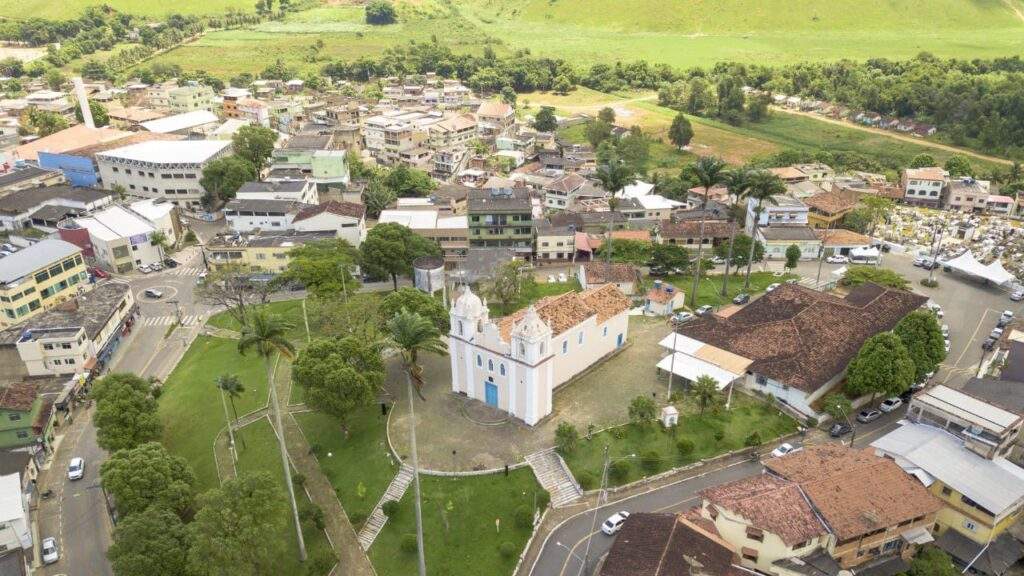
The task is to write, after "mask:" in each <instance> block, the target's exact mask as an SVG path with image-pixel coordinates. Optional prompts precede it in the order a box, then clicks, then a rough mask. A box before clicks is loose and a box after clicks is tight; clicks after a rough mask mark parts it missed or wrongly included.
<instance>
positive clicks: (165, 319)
mask: <svg viewBox="0 0 1024 576" xmlns="http://www.w3.org/2000/svg"><path fill="white" fill-rule="evenodd" d="M177 319H178V317H177V316H175V315H173V314H171V315H170V316H146V317H143V318H142V319H141V320H139V324H141V325H142V326H170V325H171V324H174V323H175V322H176V321H177ZM202 322H203V315H202V314H187V315H182V317H181V325H182V326H194V325H196V324H201V323H202Z"/></svg>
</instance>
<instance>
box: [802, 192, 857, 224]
mask: <svg viewBox="0 0 1024 576" xmlns="http://www.w3.org/2000/svg"><path fill="white" fill-rule="evenodd" d="M857 196H858V194H857V193H856V192H850V191H847V190H833V191H831V192H823V193H821V194H815V195H814V196H809V197H807V198H804V199H803V203H804V204H806V205H807V225H808V226H810V227H811V228H838V227H839V224H840V223H841V222H842V220H843V218H844V217H845V216H846V215H847V214H849V213H850V212H851V211H853V209H854V207H856V206H857Z"/></svg>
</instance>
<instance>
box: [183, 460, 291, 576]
mask: <svg viewBox="0 0 1024 576" xmlns="http://www.w3.org/2000/svg"><path fill="white" fill-rule="evenodd" d="M200 500H201V501H202V504H203V506H202V508H201V509H200V510H199V512H198V513H197V514H196V517H195V520H193V521H192V523H191V524H189V525H188V533H189V541H190V548H189V552H188V573H189V575H190V576H250V575H253V574H274V573H275V571H276V570H277V569H278V568H280V562H281V557H282V556H283V555H284V554H285V542H286V539H284V538H282V537H281V534H282V533H283V531H284V530H285V529H286V528H287V517H286V516H285V513H286V512H285V511H286V510H287V504H286V503H285V500H284V495H283V494H282V493H281V487H280V485H279V484H278V483H277V482H275V481H274V479H273V477H271V475H270V474H269V473H267V472H256V473H243V474H241V475H239V476H238V477H237V478H232V479H230V480H227V481H225V482H224V484H222V485H221V487H220V488H214V489H212V490H210V491H209V492H207V493H205V494H203V496H202V497H201V499H200Z"/></svg>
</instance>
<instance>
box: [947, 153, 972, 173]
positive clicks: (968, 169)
mask: <svg viewBox="0 0 1024 576" xmlns="http://www.w3.org/2000/svg"><path fill="white" fill-rule="evenodd" d="M945 169H946V171H947V172H949V176H950V177H951V178H959V177H960V176H974V168H973V167H972V166H971V161H970V160H968V159H967V157H966V156H961V155H959V154H954V155H952V156H950V157H949V159H948V160H946V165H945Z"/></svg>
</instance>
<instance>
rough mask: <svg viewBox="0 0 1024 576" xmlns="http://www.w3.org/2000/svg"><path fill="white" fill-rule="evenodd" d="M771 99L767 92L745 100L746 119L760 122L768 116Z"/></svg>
mask: <svg viewBox="0 0 1024 576" xmlns="http://www.w3.org/2000/svg"><path fill="white" fill-rule="evenodd" d="M770 103H771V99H770V98H769V97H768V95H767V94H758V95H756V96H753V97H751V98H749V99H748V100H747V120H750V121H751V122H760V121H762V120H765V119H767V118H768V114H769V108H768V105H769V104H770Z"/></svg>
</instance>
